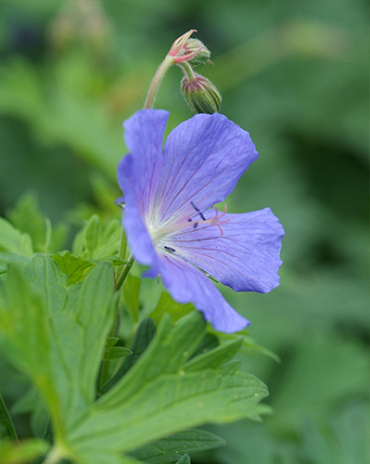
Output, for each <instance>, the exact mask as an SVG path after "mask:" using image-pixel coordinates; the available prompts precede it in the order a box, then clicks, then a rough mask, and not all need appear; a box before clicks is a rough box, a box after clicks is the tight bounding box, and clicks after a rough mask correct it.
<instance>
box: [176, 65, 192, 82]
mask: <svg viewBox="0 0 370 464" xmlns="http://www.w3.org/2000/svg"><path fill="white" fill-rule="evenodd" d="M178 66H179V68H181V71H182V72H183V74H184V76H185V77H187V78H188V79H189V81H193V80H194V79H195V74H194V71H193V68H192V67H191V66H190V64H189V63H187V62H186V61H184V62H183V63H181V64H179V65H178Z"/></svg>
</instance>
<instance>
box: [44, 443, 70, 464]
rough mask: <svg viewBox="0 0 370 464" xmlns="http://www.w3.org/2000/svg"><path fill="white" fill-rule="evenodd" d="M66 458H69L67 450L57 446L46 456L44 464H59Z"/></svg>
mask: <svg viewBox="0 0 370 464" xmlns="http://www.w3.org/2000/svg"><path fill="white" fill-rule="evenodd" d="M66 457H67V456H66V452H65V450H64V449H63V448H62V447H60V446H58V445H55V446H53V447H52V448H51V450H50V451H49V453H48V454H47V455H46V458H45V460H44V462H43V463H42V464H58V462H60V461H61V460H62V459H63V458H66Z"/></svg>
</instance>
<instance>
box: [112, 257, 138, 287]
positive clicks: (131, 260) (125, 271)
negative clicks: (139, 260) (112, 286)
mask: <svg viewBox="0 0 370 464" xmlns="http://www.w3.org/2000/svg"><path fill="white" fill-rule="evenodd" d="M134 261H135V260H134V258H133V256H132V255H130V257H129V258H128V260H127V264H125V265H124V266H123V267H122V271H121V273H120V274H119V276H118V277H117V282H116V290H117V291H118V290H119V289H120V288H121V287H122V285H123V282H124V281H125V280H126V277H127V275H128V273H129V272H130V270H131V268H132V265H133V264H134Z"/></svg>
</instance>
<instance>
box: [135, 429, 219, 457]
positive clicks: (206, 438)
mask: <svg viewBox="0 0 370 464" xmlns="http://www.w3.org/2000/svg"><path fill="white" fill-rule="evenodd" d="M224 445H226V442H225V440H223V439H222V438H220V437H218V436H217V435H214V434H213V433H210V432H206V431H204V430H198V429H193V430H187V431H185V432H179V433H176V434H174V435H171V436H169V437H167V438H163V439H162V440H158V441H156V442H154V443H152V444H150V445H148V446H146V447H144V448H141V449H140V450H138V451H134V452H133V453H131V454H130V455H131V456H133V457H134V458H136V459H139V460H141V461H144V462H146V463H148V464H160V463H164V462H173V461H176V460H177V459H178V458H179V456H180V455H181V453H195V452H199V451H206V450H210V449H214V448H218V447H220V446H224Z"/></svg>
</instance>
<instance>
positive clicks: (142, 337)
mask: <svg viewBox="0 0 370 464" xmlns="http://www.w3.org/2000/svg"><path fill="white" fill-rule="evenodd" d="M155 330H156V329H155V325H154V324H153V321H152V319H150V318H149V317H147V318H145V319H143V320H142V321H141V323H140V325H139V327H138V329H137V331H136V334H135V338H134V341H133V343H132V346H131V351H132V354H130V355H129V356H127V358H126V359H125V360H124V362H123V363H122V365H121V367H120V368H119V369H118V371H117V372H116V374H115V375H114V376H113V377H112V379H111V380H110V381H109V382H107V384H106V385H105V386H104V387H103V388H102V390H101V393H106V392H107V391H108V390H110V389H111V388H112V387H113V385H115V384H116V383H117V382H118V381H119V380H120V379H121V378H122V377H123V376H124V375H125V374H126V373H127V372H128V370H129V369H131V367H132V366H134V364H135V363H136V362H137V361H138V359H139V358H140V356H141V355H142V354H143V353H144V351H145V350H146V349H147V348H148V346H149V344H150V342H151V341H152V339H153V337H154V334H155Z"/></svg>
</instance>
